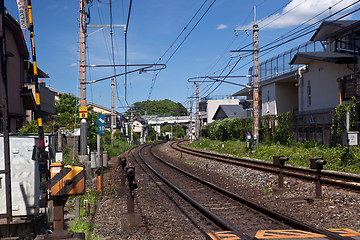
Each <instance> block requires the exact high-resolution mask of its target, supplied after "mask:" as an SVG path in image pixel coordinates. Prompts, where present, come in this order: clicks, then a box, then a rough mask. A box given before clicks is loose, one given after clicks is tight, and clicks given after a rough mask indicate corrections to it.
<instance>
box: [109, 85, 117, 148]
mask: <svg viewBox="0 0 360 240" xmlns="http://www.w3.org/2000/svg"><path fill="white" fill-rule="evenodd" d="M114 86H115V78H112V79H111V128H110V129H111V146H112V147H113V146H114V131H115V129H116V122H115V116H114Z"/></svg>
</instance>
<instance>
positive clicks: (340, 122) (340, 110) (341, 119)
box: [331, 97, 356, 145]
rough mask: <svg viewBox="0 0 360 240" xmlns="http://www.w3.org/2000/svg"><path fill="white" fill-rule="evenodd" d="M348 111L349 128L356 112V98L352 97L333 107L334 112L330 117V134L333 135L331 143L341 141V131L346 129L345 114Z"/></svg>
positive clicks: (334, 143)
mask: <svg viewBox="0 0 360 240" xmlns="http://www.w3.org/2000/svg"><path fill="white" fill-rule="evenodd" d="M347 112H349V124H350V126H349V127H350V128H351V127H352V126H353V124H354V119H355V113H356V98H355V97H353V98H351V100H350V103H349V104H339V105H338V106H337V107H336V108H335V114H334V116H333V119H332V125H331V135H332V136H333V145H336V144H338V143H341V140H342V133H343V132H344V131H345V129H346V114H347Z"/></svg>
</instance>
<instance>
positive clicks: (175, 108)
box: [127, 99, 187, 116]
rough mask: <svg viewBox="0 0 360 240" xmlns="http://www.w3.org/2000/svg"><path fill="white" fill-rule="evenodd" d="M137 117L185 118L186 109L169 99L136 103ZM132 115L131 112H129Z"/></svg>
mask: <svg viewBox="0 0 360 240" xmlns="http://www.w3.org/2000/svg"><path fill="white" fill-rule="evenodd" d="M134 111H135V114H136V115H145V114H148V115H164V116H185V115H187V110H186V108H185V107H184V106H183V105H182V104H181V103H175V102H173V101H171V100H169V99H165V100H160V101H150V100H147V101H142V102H136V103H134ZM127 112H128V114H129V115H130V113H129V112H130V110H128V111H127Z"/></svg>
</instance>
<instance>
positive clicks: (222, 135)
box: [208, 118, 252, 141]
mask: <svg viewBox="0 0 360 240" xmlns="http://www.w3.org/2000/svg"><path fill="white" fill-rule="evenodd" d="M251 124H252V118H248V119H240V118H232V119H230V118H225V119H222V120H217V121H214V122H212V123H210V124H209V130H208V134H209V138H210V139H213V140H219V141H227V140H236V139H240V140H244V139H245V137H246V134H248V133H251Z"/></svg>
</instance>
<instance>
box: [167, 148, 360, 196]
mask: <svg viewBox="0 0 360 240" xmlns="http://www.w3.org/2000/svg"><path fill="white" fill-rule="evenodd" d="M175 144H176V145H177V148H176V147H174V146H173V145H175ZM171 147H173V148H174V149H176V150H178V151H182V152H186V153H188V154H192V155H195V156H199V157H204V158H207V159H214V160H218V161H222V162H226V163H231V164H235V165H239V166H243V167H250V168H254V169H257V170H261V171H267V172H271V173H275V174H278V173H279V171H278V168H276V167H275V166H274V165H273V164H272V163H271V162H268V161H262V160H256V159H251V158H238V157H233V156H224V155H221V154H216V153H210V152H205V151H202V150H197V149H193V148H189V147H185V146H182V145H181V144H179V143H176V142H174V143H172V144H171ZM283 169H284V172H283V174H284V175H286V176H289V177H295V178H299V179H305V180H308V181H315V180H316V176H315V175H316V170H312V169H306V168H299V167H294V166H290V165H285V166H284V168H283ZM289 171H296V172H299V173H295V172H289ZM304 174H311V175H312V176H309V175H304ZM321 177H322V178H321V183H324V184H328V185H332V186H336V187H341V188H344V189H350V190H354V191H360V177H359V176H356V175H354V174H346V173H338V172H330V171H326V170H323V171H321ZM329 178H335V179H329ZM339 179H341V180H350V181H354V182H344V181H341V180H340V181H339Z"/></svg>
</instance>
